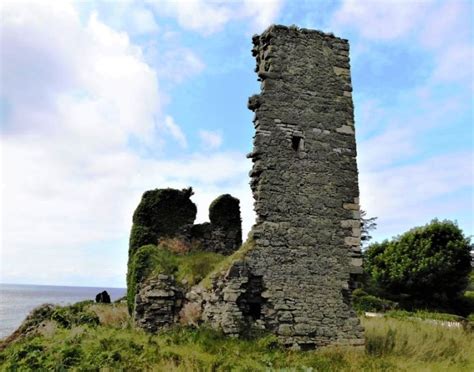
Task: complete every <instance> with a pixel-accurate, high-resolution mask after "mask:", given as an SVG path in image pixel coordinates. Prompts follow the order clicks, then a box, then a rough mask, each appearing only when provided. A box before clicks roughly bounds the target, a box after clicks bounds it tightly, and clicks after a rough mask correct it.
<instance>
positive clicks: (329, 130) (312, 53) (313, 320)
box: [249, 26, 363, 345]
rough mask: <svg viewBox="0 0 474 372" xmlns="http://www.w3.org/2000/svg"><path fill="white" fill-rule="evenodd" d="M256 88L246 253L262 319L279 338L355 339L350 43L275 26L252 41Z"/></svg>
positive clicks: (356, 223)
mask: <svg viewBox="0 0 474 372" xmlns="http://www.w3.org/2000/svg"><path fill="white" fill-rule="evenodd" d="M253 43H254V48H253V51H252V52H253V54H254V56H255V57H256V59H257V68H256V71H257V74H258V77H259V79H260V80H261V82H262V83H261V90H262V92H261V93H260V94H259V95H257V96H253V97H251V98H250V100H249V108H250V109H251V110H253V111H254V112H255V119H254V125H255V130H256V133H255V137H254V150H253V152H252V153H251V154H250V155H249V156H250V157H251V158H252V161H253V169H252V172H251V187H252V191H253V194H254V198H255V211H256V213H257V216H258V217H257V218H258V219H257V223H256V225H255V226H254V228H253V238H254V240H255V249H254V250H253V251H252V252H251V253H250V255H249V261H250V263H251V264H250V266H251V268H252V272H253V275H256V276H258V277H261V278H262V282H263V286H264V288H265V290H266V292H267V293H266V294H265V297H267V299H266V303H265V304H264V306H263V308H262V312H263V313H262V317H263V318H264V319H265V323H266V324H267V325H268V326H270V328H273V329H275V330H276V332H277V333H278V334H279V335H280V336H282V337H283V338H284V339H285V343H288V344H290V343H297V344H300V345H305V344H309V345H314V344H315V345H324V344H328V343H349V344H359V343H360V342H361V340H362V337H363V336H362V334H361V331H362V330H361V328H360V325H359V321H358V319H357V317H356V314H355V313H354V311H353V310H352V309H351V305H350V296H349V295H350V292H349V285H350V275H351V274H355V273H358V272H359V271H360V265H361V259H360V252H359V240H360V215H359V189H358V181H357V164H356V143H355V135H354V111H353V104H352V94H351V92H352V87H351V78H350V66H349V44H348V42H347V40H345V39H340V38H337V37H334V36H333V35H330V34H324V33H322V32H318V31H313V30H297V29H296V28H287V27H284V26H273V27H270V28H269V29H268V30H267V31H265V32H264V33H263V34H262V35H260V36H256V37H254V38H253Z"/></svg>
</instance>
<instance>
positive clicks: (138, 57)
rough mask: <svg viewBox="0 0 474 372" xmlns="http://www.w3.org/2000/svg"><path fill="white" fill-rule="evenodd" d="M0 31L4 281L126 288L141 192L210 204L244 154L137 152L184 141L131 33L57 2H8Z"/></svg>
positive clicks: (237, 178) (237, 180)
mask: <svg viewBox="0 0 474 372" xmlns="http://www.w3.org/2000/svg"><path fill="white" fill-rule="evenodd" d="M0 27H1V33H0V35H1V50H2V53H4V55H8V56H10V57H9V58H7V59H2V62H3V61H5V63H2V65H1V69H2V70H1V76H2V86H3V87H4V88H5V89H4V90H3V91H2V99H3V100H5V101H6V102H7V104H8V107H9V112H8V115H7V117H6V119H5V123H4V126H3V128H2V130H3V132H2V137H1V139H0V146H1V152H2V161H1V169H0V172H1V177H2V189H1V197H2V199H1V202H2V205H1V211H2V220H1V234H0V235H1V260H0V261H1V264H0V271H1V272H0V278H1V279H0V280H1V281H21V282H25V281H36V282H38V281H42V282H43V283H55V284H62V283H66V282H67V283H70V284H72V283H71V280H74V279H71V278H76V282H75V283H74V284H89V285H94V284H96V285H105V284H108V285H116V286H117V285H124V278H125V276H124V275H125V271H126V256H127V236H128V233H129V229H130V224H131V216H132V212H133V210H134V208H135V207H136V205H137V203H138V201H139V200H140V196H141V194H142V193H143V191H144V190H147V189H152V188H157V187H186V186H194V187H195V188H196V191H198V190H199V191H200V193H202V195H206V196H200V195H199V194H200V193H198V192H196V197H197V198H198V199H199V198H208V196H207V195H209V198H210V194H209V193H210V192H211V191H210V190H212V192H213V193H215V194H216V195H214V197H215V196H217V195H218V194H220V193H224V192H229V190H236V192H237V187H238V186H240V185H241V183H242V181H241V180H242V179H246V177H245V174H246V173H247V171H248V169H249V165H248V161H247V160H246V159H245V156H244V155H243V154H230V153H214V154H212V155H209V156H204V155H200V154H195V155H191V156H187V157H186V156H184V157H183V158H181V159H178V160H173V161H171V160H164V159H156V158H142V157H140V156H139V155H138V154H137V153H135V152H134V151H133V148H132V147H131V145H130V139H131V138H133V139H137V140H138V141H139V142H140V143H141V142H144V143H145V144H146V145H147V146H148V147H149V148H153V147H154V146H157V144H158V145H159V143H160V141H162V140H163V135H164V134H169V135H171V136H172V137H173V138H174V139H175V140H177V141H178V143H180V144H181V145H182V146H185V145H186V137H185V135H184V133H183V132H182V131H181V129H180V128H179V126H178V125H177V124H176V123H175V122H174V121H173V119H172V118H171V117H169V116H165V115H163V114H162V111H163V109H162V108H163V93H162V91H161V90H160V86H159V85H158V80H157V74H156V71H155V70H154V69H153V68H151V67H150V66H149V65H148V64H147V63H146V62H145V61H144V58H143V55H142V52H141V50H140V48H138V47H136V46H135V45H134V44H133V43H132V42H131V41H130V39H129V37H128V35H127V34H126V33H122V32H117V31H115V30H114V29H112V28H110V27H108V26H106V25H105V24H104V23H102V22H101V20H100V19H99V18H98V17H97V16H96V15H92V16H91V17H90V18H89V19H87V20H86V21H85V22H83V21H81V20H80V18H79V16H78V13H77V11H76V9H75V8H74V7H73V5H72V4H71V3H69V2H56V1H52V2H50V3H45V2H42V3H41V4H39V3H24V2H9V3H3V4H2V23H1V26H0ZM160 129H161V130H160ZM229 185H231V186H229ZM236 185H238V186H236ZM247 190H248V186H247ZM241 193H242V192H241ZM243 194H245V191H243ZM247 195H249V191H247ZM247 198H248V196H247ZM203 200H204V199H203ZM206 201H207V199H206ZM198 207H199V209H200V210H204V211H205V210H206V209H207V207H208V206H207V205H203V206H202V205H198ZM243 210H244V214H245V215H246V216H249V215H251V214H252V212H251V207H250V206H243ZM249 211H250V212H249ZM249 223H252V222H251V221H250V222H249ZM249 223H247V225H249ZM115 242H116V243H115ZM112 243H113V244H112ZM115 244H116V245H115ZM111 245H112V246H111ZM107 247H108V248H107ZM105 252H107V253H105ZM98 262H100V263H101V264H98ZM104 267H105V268H104ZM77 280H79V282H78V281H77ZM80 280H84V282H81V281H80ZM86 280H87V281H86Z"/></svg>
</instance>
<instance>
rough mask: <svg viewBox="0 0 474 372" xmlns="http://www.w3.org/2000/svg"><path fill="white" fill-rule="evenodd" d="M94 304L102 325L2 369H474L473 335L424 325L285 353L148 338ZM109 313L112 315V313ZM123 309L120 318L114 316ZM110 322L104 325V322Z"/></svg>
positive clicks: (36, 341)
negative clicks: (362, 341) (360, 341)
mask: <svg viewBox="0 0 474 372" xmlns="http://www.w3.org/2000/svg"><path fill="white" fill-rule="evenodd" d="M102 306H103V305H100V306H97V305H92V306H91V308H89V311H93V312H95V313H96V314H97V316H98V317H99V319H101V325H99V326H96V327H93V326H90V325H81V326H75V327H73V328H71V329H65V328H61V327H57V328H55V329H54V328H52V331H50V332H48V333H43V334H39V335H37V336H34V337H30V338H28V339H25V340H22V341H19V342H16V343H14V344H12V345H10V346H9V347H7V348H6V349H5V350H4V351H2V352H0V366H1V367H0V369H1V370H6V371H10V370H12V371H13V370H39V369H57V370H60V369H71V368H77V369H80V370H98V369H103V368H110V369H121V370H127V371H128V370H130V371H141V370H156V371H272V370H279V371H443V372H445V371H473V370H474V334H473V333H469V332H466V331H463V330H462V329H450V328H444V327H441V326H439V325H434V324H429V323H426V322H422V321H417V320H407V319H392V318H371V319H365V318H363V319H362V323H363V325H364V326H365V329H366V349H365V350H363V349H360V348H359V349H354V348H348V347H345V348H344V347H327V348H323V349H320V350H317V351H311V352H297V351H291V350H285V349H283V348H281V347H280V346H279V345H278V342H277V339H276V338H275V337H274V336H272V335H268V336H264V337H260V338H258V339H254V340H238V339H231V338H227V337H225V336H223V335H222V334H220V333H219V332H216V331H213V330H210V329H207V328H200V329H192V328H176V329H173V330H170V331H166V332H162V333H160V334H158V335H149V334H146V333H144V332H142V331H140V330H135V329H133V328H130V327H129V328H123V327H122V326H123V324H124V317H125V316H126V310H125V307H124V306H121V308H120V306H119V307H116V308H114V307H110V308H108V309H107V308H106V307H102ZM106 309H107V310H106ZM114 309H115V310H117V311H118V312H119V313H120V314H121V315H113V316H112V315H111V314H110V313H109V312H114V311H115V310H114ZM102 319H103V320H102Z"/></svg>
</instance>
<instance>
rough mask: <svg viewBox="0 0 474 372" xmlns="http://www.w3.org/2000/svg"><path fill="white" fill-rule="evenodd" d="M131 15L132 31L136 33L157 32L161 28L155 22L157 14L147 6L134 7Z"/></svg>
mask: <svg viewBox="0 0 474 372" xmlns="http://www.w3.org/2000/svg"><path fill="white" fill-rule="evenodd" d="M129 17H130V23H131V28H132V29H131V31H132V32H133V33H135V34H150V33H156V32H157V31H158V30H159V27H158V25H157V24H156V22H155V16H154V15H153V13H152V12H150V11H149V10H147V9H145V8H141V7H134V8H132V10H131V14H130V15H129Z"/></svg>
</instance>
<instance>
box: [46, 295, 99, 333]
mask: <svg viewBox="0 0 474 372" xmlns="http://www.w3.org/2000/svg"><path fill="white" fill-rule="evenodd" d="M93 303H94V302H93V301H82V302H78V303H76V304H74V305H70V306H57V307H56V308H55V309H54V311H53V313H52V314H51V320H54V321H55V322H57V323H58V324H59V325H60V326H61V327H64V328H72V327H73V326H79V325H89V326H95V325H98V324H99V323H100V322H99V317H98V316H97V315H96V314H95V313H93V312H91V311H89V310H88V309H87V307H88V306H90V305H92V304H93Z"/></svg>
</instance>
